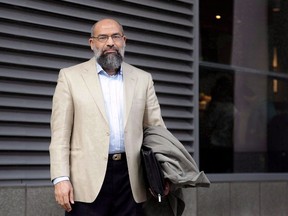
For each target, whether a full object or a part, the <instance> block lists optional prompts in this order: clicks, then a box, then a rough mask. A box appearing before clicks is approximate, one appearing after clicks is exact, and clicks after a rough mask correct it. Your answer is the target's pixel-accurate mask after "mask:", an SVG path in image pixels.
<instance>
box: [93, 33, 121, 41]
mask: <svg viewBox="0 0 288 216" xmlns="http://www.w3.org/2000/svg"><path fill="white" fill-rule="evenodd" d="M109 37H111V38H112V40H113V41H114V42H119V41H121V40H122V38H123V37H124V35H120V34H113V35H111V36H109V35H99V36H97V37H94V36H92V37H91V38H95V39H97V40H98V41H99V42H100V43H105V42H106V41H107V40H108V39H109Z"/></svg>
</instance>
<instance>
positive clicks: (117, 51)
mask: <svg viewBox="0 0 288 216" xmlns="http://www.w3.org/2000/svg"><path fill="white" fill-rule="evenodd" d="M109 51H116V53H117V54H120V51H119V49H117V48H116V47H111V48H108V49H105V50H103V52H102V54H106V53H107V52H109Z"/></svg>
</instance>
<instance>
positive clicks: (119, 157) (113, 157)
mask: <svg viewBox="0 0 288 216" xmlns="http://www.w3.org/2000/svg"><path fill="white" fill-rule="evenodd" d="M112 160H115V161H117V160H121V154H113V156H112Z"/></svg>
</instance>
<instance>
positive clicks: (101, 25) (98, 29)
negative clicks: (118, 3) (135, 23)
mask: <svg viewBox="0 0 288 216" xmlns="http://www.w3.org/2000/svg"><path fill="white" fill-rule="evenodd" d="M93 36H94V37H91V38H90V39H89V43H90V47H91V49H92V50H93V51H94V53H95V57H96V59H97V62H98V63H99V64H100V65H101V66H102V67H103V69H107V70H116V69H118V68H119V67H120V65H121V63H122V61H123V58H124V52H125V45H126V37H125V36H124V35H123V32H122V28H121V27H120V26H119V24H118V23H117V22H115V21H114V20H110V19H107V20H102V21H100V22H98V23H97V24H96V26H95V28H94V35H93Z"/></svg>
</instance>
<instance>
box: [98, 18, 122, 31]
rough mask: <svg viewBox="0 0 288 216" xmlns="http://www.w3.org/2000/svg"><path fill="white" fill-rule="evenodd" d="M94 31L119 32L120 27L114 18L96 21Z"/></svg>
mask: <svg viewBox="0 0 288 216" xmlns="http://www.w3.org/2000/svg"><path fill="white" fill-rule="evenodd" d="M94 31H95V32H98V33H102V32H104V33H105V32H110V31H113V32H120V31H121V27H120V25H119V24H118V23H117V22H116V21H114V20H108V19H107V20H102V21H100V22H98V23H97V24H96V26H95V29H94Z"/></svg>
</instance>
